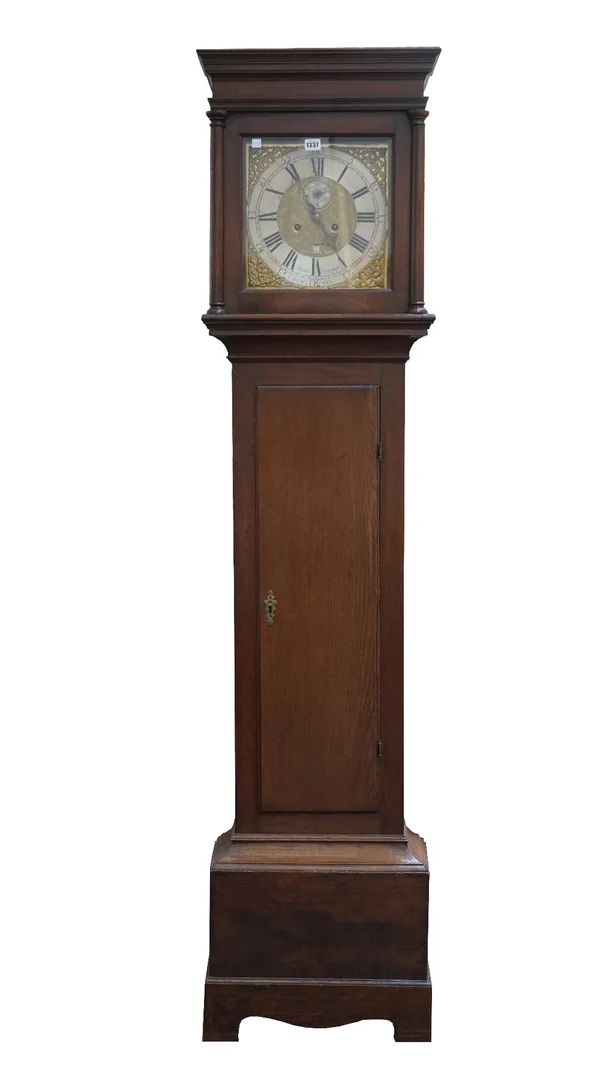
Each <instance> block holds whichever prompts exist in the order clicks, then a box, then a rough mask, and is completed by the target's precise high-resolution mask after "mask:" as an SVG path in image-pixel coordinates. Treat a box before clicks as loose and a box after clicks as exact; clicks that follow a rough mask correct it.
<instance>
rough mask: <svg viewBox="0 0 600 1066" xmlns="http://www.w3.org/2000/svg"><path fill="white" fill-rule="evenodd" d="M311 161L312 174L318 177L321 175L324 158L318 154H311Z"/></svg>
mask: <svg viewBox="0 0 600 1066" xmlns="http://www.w3.org/2000/svg"><path fill="white" fill-rule="evenodd" d="M311 163H312V168H313V174H316V176H317V177H318V178H320V177H322V175H323V167H324V165H325V160H324V159H323V156H322V155H318V156H314V155H313V157H312V159H311Z"/></svg>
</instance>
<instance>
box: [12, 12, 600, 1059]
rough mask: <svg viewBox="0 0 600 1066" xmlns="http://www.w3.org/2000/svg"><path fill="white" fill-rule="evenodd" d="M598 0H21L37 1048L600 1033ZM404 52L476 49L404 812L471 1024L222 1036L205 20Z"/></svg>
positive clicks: (19, 492) (225, 473)
mask: <svg viewBox="0 0 600 1066" xmlns="http://www.w3.org/2000/svg"><path fill="white" fill-rule="evenodd" d="M415 9H417V10H418V14H415V13H414V12H415ZM592 13H593V5H591V4H584V3H581V2H580V3H577V2H573V3H570V4H565V5H557V4H552V3H548V2H545V3H532V2H529V3H527V2H520V3H518V4H517V3H511V2H506V3H504V4H501V5H493V6H492V5H489V4H483V3H466V2H460V0H455V2H453V3H447V2H444V3H433V2H431V0H429V2H428V3H426V4H418V3H416V2H413V3H410V4H406V3H396V2H394V3H391V2H382V3H380V4H375V3H373V4H371V5H370V6H369V5H368V6H367V7H365V6H364V5H358V4H354V3H351V2H350V0H348V3H346V4H341V3H337V2H333V0H332V2H330V3H325V2H321V3H317V4H315V5H312V6H311V5H310V4H306V3H304V4H302V5H299V6H298V5H294V4H286V5H279V4H272V3H269V4H267V3H263V4H256V5H251V4H249V3H246V4H235V3H232V2H229V3H228V2H226V0H223V2H222V3H220V4H215V5H211V6H210V7H209V6H208V5H207V4H205V5H203V4H201V3H185V2H177V0H171V2H170V3H163V4H159V3H152V2H150V0H145V2H144V3H141V2H138V3H136V2H133V0H119V2H118V3H117V2H115V0H105V2H104V3H102V4H99V3H82V2H81V0H80V2H72V3H67V2H64V0H63V2H57V3H34V2H30V3H27V2H25V0H24V2H22V3H16V2H14V3H13V4H12V5H10V6H9V7H8V9H7V13H5V15H4V20H3V26H2V29H1V34H0V40H1V41H2V58H1V62H0V79H1V82H2V84H1V87H0V88H1V93H0V99H1V101H2V105H1V106H2V130H1V141H0V144H1V149H2V154H3V158H4V161H3V164H2V172H1V181H2V185H3V194H2V197H1V210H2V216H3V217H2V235H1V255H2V270H3V276H2V282H1V289H0V294H1V303H2V312H1V328H2V334H3V336H2V350H1V359H2V364H1V375H2V376H1V382H0V434H1V445H0V451H1V454H0V460H1V463H2V474H1V497H0V499H1V506H2V516H1V524H0V535H1V539H2V546H1V552H0V564H1V568H2V574H1V589H0V606H1V611H2V627H3V628H2V634H1V637H0V656H1V684H2V695H1V715H2V736H1V739H0V759H1V766H0V789H1V810H0V813H1V819H2V831H1V838H0V865H1V868H2V872H1V878H0V893H1V897H2V899H1V902H0V922H1V926H2V928H1V942H0V967H1V970H2V987H1V988H0V1060H1V1061H2V1063H3V1066H21V1064H27V1066H46V1064H54V1063H57V1064H58V1063H60V1066H96V1064H98V1066H109V1064H110V1066H132V1064H137V1063H139V1064H143V1066H159V1064H160V1066H188V1064H189V1066H191V1064H193V1063H196V1062H198V1061H199V1059H200V1058H201V1057H204V1060H205V1061H207V1062H213V1061H214V1062H218V1061H232V1058H233V1056H235V1055H237V1056H238V1058H237V1059H236V1061H244V1062H245V1061H249V1060H251V1058H252V1057H253V1056H257V1055H258V1054H259V1053H261V1054H264V1055H265V1057H266V1058H267V1060H269V1061H276V1058H275V1055H276V1049H277V1048H282V1049H283V1050H284V1053H285V1055H286V1061H292V1062H293V1061H296V1059H299V1057H300V1055H301V1054H304V1051H305V1046H306V1049H307V1050H308V1051H309V1053H310V1054H312V1055H313V1056H316V1061H318V1062H324V1061H326V1060H327V1061H328V1057H329V1056H331V1055H335V1054H336V1051H337V1050H338V1049H339V1053H340V1054H343V1055H344V1058H345V1060H346V1061H349V1062H359V1061H361V1062H362V1061H364V1057H365V1054H369V1052H372V1053H373V1054H376V1055H377V1057H378V1060H379V1061H382V1062H391V1061H399V1057H400V1056H402V1060H403V1061H404V1062H406V1063H416V1062H423V1061H427V1062H430V1063H434V1064H436V1066H448V1064H449V1063H455V1062H456V1063H461V1064H468V1066H470V1064H473V1066H480V1064H482V1063H485V1064H486V1066H487V1064H490V1063H492V1064H493V1063H496V1062H497V1063H501V1062H502V1063H504V1062H506V1061H507V1060H509V1061H512V1062H517V1063H529V1062H532V1061H533V1062H542V1061H543V1062H553V1061H561V1062H563V1061H573V1062H582V1063H587V1062H592V1061H597V1060H596V1055H597V1054H598V1048H597V1025H596V1020H595V1015H597V999H596V998H594V993H595V992H596V991H597V986H596V971H595V966H596V960H597V951H598V937H597V933H598V928H597V918H596V915H597V902H598V890H599V885H598V878H597V866H598V862H597V847H596V841H595V836H594V821H595V819H596V818H597V813H598V810H597V805H598V794H597V788H596V785H597V776H598V774H597V764H598V739H597V738H598V728H597V726H598V714H599V700H598V645H599V625H598V615H599V592H600V589H599V580H598V578H599V572H598V544H599V534H600V530H599V528H598V526H599V523H598V480H599V478H598V462H599V447H598V417H597V406H598V396H599V386H600V373H599V364H598V357H599V345H598V333H597V330H598V326H597V323H596V321H595V316H594V312H595V309H596V305H597V282H598V264H597V248H598V232H597V223H598V213H597V191H598V183H599V174H598V167H597V156H596V152H597V108H598V102H599V101H598V93H597V88H596V83H595V71H594V64H595V62H596V59H595V51H596V47H597V34H596V35H595V34H594V32H593V26H592V20H591V16H592ZM367 44H369V45H380V46H381V45H386V46H390V45H398V46H399V45H438V44H439V45H441V46H442V47H443V53H442V57H441V59H440V61H439V63H438V67H437V69H436V72H435V74H434V76H433V77H432V79H431V81H430V83H429V87H428V91H429V96H430V111H431V116H430V118H429V120H428V122H427V127H426V130H427V268H426V272H427V287H426V292H427V304H428V307H429V308H430V309H431V310H433V311H435V313H436V314H437V316H438V321H437V322H436V324H435V325H434V327H433V329H432V330H431V334H430V337H429V338H428V339H426V340H421V341H420V342H419V343H418V344H417V345H416V346H415V348H413V355H412V358H411V360H410V363H409V365H408V368H407V383H408V396H407V411H408V416H407V417H408V423H407V451H406V456H407V505H406V509H407V552H406V577H407V589H406V653H407V655H406V658H407V677H406V722H407V726H406V729H407V782H406V808H407V817H408V821H409V824H410V825H411V826H412V827H413V828H414V829H416V830H417V831H418V832H420V833H421V834H423V835H424V836H425V837H426V839H427V842H428V845H429V853H430V860H431V867H432V884H431V888H432V894H431V938H430V959H431V968H432V973H433V980H434V1042H433V1043H432V1044H431V1046H419V1047H416V1046H414V1045H405V1046H402V1045H397V1046H396V1045H394V1044H393V1042H392V1034H391V1026H390V1025H389V1024H388V1023H385V1022H363V1023H360V1024H359V1025H356V1026H352V1027H349V1028H347V1029H339V1030H335V1029H333V1030H323V1031H316V1030H315V1031H309V1030H302V1029H296V1028H292V1027H288V1026H285V1025H280V1024H278V1023H275V1022H272V1021H263V1020H258V1019H251V1020H248V1021H245V1022H244V1023H243V1025H242V1030H241V1039H242V1043H241V1044H240V1045H239V1048H241V1047H244V1051H240V1050H239V1048H236V1047H235V1046H232V1047H230V1048H229V1049H227V1048H225V1046H224V1045H221V1046H220V1047H219V1046H217V1045H202V1044H201V1017H202V989H203V979H204V970H205V964H206V958H207V946H208V945H207V925H208V923H207V919H208V896H207V889H208V867H209V860H210V854H211V850H212V845H213V840H214V838H215V837H216V836H217V835H218V834H219V833H221V832H222V831H223V830H225V829H226V828H228V827H229V825H230V824H231V822H232V819H233V776H232V775H233V730H232V721H233V659H232V640H233V630H232V565H231V557H232V544H231V539H232V538H231V475H230V465H231V443H230V368H229V364H228V363H227V360H226V357H225V351H224V349H223V348H222V346H221V345H220V344H219V343H218V342H217V341H216V340H210V339H209V338H208V336H207V334H206V331H205V329H204V327H203V325H202V323H201V320H200V316H201V314H202V313H203V311H204V310H205V309H206V307H207V303H208V279H207V255H208V215H209V202H208V173H209V124H208V121H207V120H206V118H205V117H204V112H205V110H206V106H207V105H206V97H207V96H208V92H209V90H208V86H207V84H206V83H205V81H204V79H203V77H202V74H201V71H200V68H199V65H198V61H197V59H196V55H195V49H196V47H200V46H201V47H205V48H207V47H213V48H214V47H247V46H254V47H257V46H279V47H300V46H321V47H324V46H327V47H331V46H344V45H367ZM306 132H307V135H310V132H311V131H310V130H307V131H306ZM271 1045H272V1046H273V1053H272V1054H271V1053H270V1052H269V1048H270V1047H271ZM244 1052H245V1057H242V1058H240V1057H239V1056H240V1055H242V1056H244ZM392 1056H394V1058H392ZM396 1056H398V1058H396ZM277 1061H280V1056H278V1057H277Z"/></svg>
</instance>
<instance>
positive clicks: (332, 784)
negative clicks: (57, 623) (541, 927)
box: [198, 48, 439, 1041]
mask: <svg viewBox="0 0 600 1066" xmlns="http://www.w3.org/2000/svg"><path fill="white" fill-rule="evenodd" d="M438 54H439V49H438V48H373V49H372V48H364V49H360V48H357V49H354V48H353V49H331V50H330V49H317V50H304V49H301V50H290V51H287V50H265V51H263V50H248V51H246V50H240V51H220V50H219V51H205V50H203V49H201V50H199V52H198V56H199V59H200V62H201V65H202V68H203V70H204V73H205V74H206V76H207V78H208V80H209V82H210V85H211V90H212V93H213V95H212V97H211V98H210V101H209V102H210V110H209V112H208V117H209V119H210V123H211V267H210V308H209V311H208V313H207V314H206V315H205V316H204V319H203V320H204V322H205V324H206V326H207V327H208V329H209V331H210V334H211V336H214V337H217V338H218V339H219V340H220V341H222V343H223V344H224V346H225V348H226V349H227V354H228V358H229V359H230V361H231V363H232V365H233V472H234V568H235V604H234V611H235V737H236V742H235V743H236V796H235V823H234V826H233V829H232V830H230V831H229V832H228V833H225V834H224V835H223V836H221V837H220V838H219V839H218V840H217V842H216V845H215V850H214V853H213V858H212V862H211V870H210V888H211V907H210V958H209V964H208V973H207V978H206V986H205V1012H204V1039H205V1040H237V1039H238V1031H239V1025H240V1022H241V1021H242V1019H243V1018H245V1017H248V1016H249V1015H259V1016H262V1017H267V1018H274V1019H278V1020H281V1021H285V1022H292V1023H294V1024H297V1025H305V1026H314V1027H322V1026H335V1025H343V1024H346V1023H349V1022H355V1021H360V1020H362V1019H365V1018H383V1019H388V1020H390V1021H391V1022H392V1023H393V1025H394V1034H395V1039H396V1040H397V1041H427V1040H430V1038H431V1036H430V1034H431V984H430V978H429V969H428V962H427V925H428V888H429V868H428V863H427V854H426V850H425V844H424V842H423V840H422V839H421V838H420V837H418V836H416V835H415V834H413V833H411V832H410V830H409V829H407V827H406V824H405V821H404V797H403V758H404V753H403V713H404V709H403V537H404V529H403V516H404V371H405V364H406V362H407V360H408V358H409V353H410V350H411V347H412V345H413V343H414V342H415V341H416V340H418V339H419V338H420V337H423V336H425V335H426V334H427V331H428V329H429V327H430V325H431V324H432V322H433V320H434V316H433V315H431V314H429V313H428V312H427V310H426V308H425V303H424V294H423V237H424V234H423V208H424V123H425V119H426V117H427V111H426V109H425V108H426V103H427V98H426V97H425V96H424V92H425V86H426V84H427V80H428V78H429V76H430V74H431V73H432V71H433V68H434V66H435V63H436V61H437V58H438Z"/></svg>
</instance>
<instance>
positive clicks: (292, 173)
mask: <svg viewBox="0 0 600 1066" xmlns="http://www.w3.org/2000/svg"><path fill="white" fill-rule="evenodd" d="M285 169H286V170H287V172H288V174H289V176H290V178H291V179H292V181H300V175H299V173H298V171H297V170H296V167H295V166H294V164H293V163H290V165H289V166H288V167H286V168H285Z"/></svg>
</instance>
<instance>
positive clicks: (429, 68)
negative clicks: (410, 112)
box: [197, 48, 440, 113]
mask: <svg viewBox="0 0 600 1066" xmlns="http://www.w3.org/2000/svg"><path fill="white" fill-rule="evenodd" d="M197 54H198V59H199V60H200V64H201V66H202V69H203V71H204V73H205V75H206V77H207V79H208V81H209V84H210V87H211V90H212V92H213V96H212V97H211V98H210V102H211V106H212V107H221V108H224V109H225V110H227V111H229V112H231V113H234V112H238V113H243V112H248V111H252V112H261V111H270V112H282V111H286V110H290V109H291V110H298V109H299V108H300V109H303V110H306V111H327V110H332V109H335V110H338V111H364V110H376V111H389V110H397V109H403V110H406V109H408V108H411V107H415V108H418V107H424V106H425V103H426V98H425V97H424V96H423V93H424V92H425V86H426V85H427V82H428V80H429V77H430V76H431V74H432V72H433V69H434V67H435V65H436V62H437V59H438V56H439V54H440V49H439V48H295V49H294V48H292V49H283V48H276V49H269V50H265V49H262V48H257V49H253V48H249V49H233V50H231V49H198V53H197Z"/></svg>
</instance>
